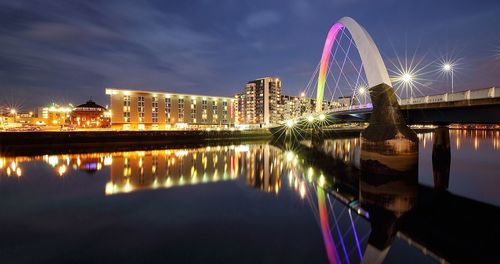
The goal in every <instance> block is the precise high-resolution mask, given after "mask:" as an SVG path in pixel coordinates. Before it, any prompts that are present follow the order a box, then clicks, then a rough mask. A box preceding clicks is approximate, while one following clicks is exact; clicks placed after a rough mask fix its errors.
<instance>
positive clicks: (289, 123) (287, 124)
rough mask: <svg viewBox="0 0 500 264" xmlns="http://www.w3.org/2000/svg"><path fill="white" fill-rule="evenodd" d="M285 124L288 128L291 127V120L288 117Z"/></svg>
mask: <svg viewBox="0 0 500 264" xmlns="http://www.w3.org/2000/svg"><path fill="white" fill-rule="evenodd" d="M286 126H287V127H289V128H292V127H293V120H291V119H289V120H287V121H286Z"/></svg>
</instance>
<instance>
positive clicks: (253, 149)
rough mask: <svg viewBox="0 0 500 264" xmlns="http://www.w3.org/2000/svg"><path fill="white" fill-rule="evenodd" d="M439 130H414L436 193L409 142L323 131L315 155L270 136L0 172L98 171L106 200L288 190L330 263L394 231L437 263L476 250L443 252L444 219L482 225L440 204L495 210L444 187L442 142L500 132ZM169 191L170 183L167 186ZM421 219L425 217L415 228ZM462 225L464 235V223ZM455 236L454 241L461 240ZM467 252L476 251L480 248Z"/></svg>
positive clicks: (376, 250)
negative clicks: (203, 188) (421, 178)
mask: <svg viewBox="0 0 500 264" xmlns="http://www.w3.org/2000/svg"><path fill="white" fill-rule="evenodd" d="M447 131H448V130H443V131H441V132H442V134H421V135H419V138H420V140H421V146H422V145H424V148H430V146H431V145H432V146H433V149H434V151H433V152H434V153H435V154H433V155H432V165H433V166H432V168H433V172H434V173H433V178H434V187H435V188H436V189H439V190H440V192H439V195H436V194H435V193H434V192H432V190H429V189H428V188H427V187H424V186H421V185H419V184H418V171H417V167H415V166H414V162H406V161H407V160H409V159H410V158H409V157H413V158H414V155H413V154H411V153H410V155H408V152H409V150H411V148H412V146H410V147H408V146H405V145H404V144H399V143H397V144H396V143H394V144H392V143H393V141H391V142H392V143H391V142H389V144H387V146H384V147H383V148H382V152H376V151H375V150H380V148H368V151H369V152H371V153H370V154H369V155H365V154H364V153H362V152H361V151H362V149H361V141H360V139H359V138H350V139H325V140H324V141H323V142H322V145H321V147H320V148H319V150H321V151H322V153H318V152H319V151H318V148H316V147H315V148H312V147H309V146H302V147H301V148H299V149H293V150H292V149H288V150H282V149H280V148H278V147H275V146H272V145H268V144H251V145H230V146H210V147H202V148H189V149H163V150H153V151H128V152H109V153H90V154H63V155H45V156H35V157H1V158H0V177H8V178H11V179H16V181H17V180H18V181H20V182H22V181H23V180H24V179H26V178H28V177H35V176H36V175H35V174H36V171H37V170H38V168H37V167H34V166H28V164H29V163H33V162H40V163H44V164H45V166H47V167H48V168H51V171H52V172H53V175H54V177H55V178H56V179H63V178H65V177H66V178H68V177H73V175H75V174H76V173H75V172H78V171H83V172H85V174H87V173H90V174H93V173H98V172H100V173H103V174H105V175H106V176H108V178H107V179H106V180H105V181H103V184H102V185H100V186H99V188H100V193H101V194H102V195H103V196H104V195H113V196H112V197H106V199H113V198H119V197H121V195H124V196H127V197H130V196H133V195H134V194H131V193H134V192H138V191H147V190H156V189H169V188H174V187H175V188H183V187H184V186H188V185H189V186H194V185H201V184H210V183H216V182H221V181H225V182H226V183H235V184H237V183H243V185H245V186H248V187H249V188H246V189H248V190H250V191H252V192H258V193H260V194H263V195H266V196H269V197H277V198H276V199H280V197H283V195H285V194H287V193H292V194H293V196H295V197H297V198H298V200H302V201H303V203H305V204H308V205H309V206H310V208H311V212H312V215H314V218H315V219H316V221H317V223H318V227H319V229H318V232H321V238H322V239H323V241H322V242H323V246H324V254H325V255H326V256H325V258H327V260H328V261H329V262H331V263H358V262H365V263H380V262H382V261H383V260H384V259H385V258H386V257H387V254H388V252H389V251H390V249H391V246H392V245H393V243H394V241H395V239H397V238H400V239H403V240H404V241H408V244H411V245H412V246H414V247H417V248H418V249H419V250H421V251H422V252H424V253H425V254H429V255H431V256H432V257H433V258H435V259H436V260H438V261H441V262H445V261H446V260H447V258H449V257H450V256H451V257H454V256H457V255H458V256H462V255H460V254H465V256H466V257H467V256H469V255H467V254H472V255H474V253H470V252H465V253H464V252H460V251H458V253H456V252H452V253H450V252H448V251H446V246H447V244H445V247H444V249H445V250H443V245H442V244H439V241H441V240H440V239H447V238H448V236H446V235H449V234H450V232H451V233H452V234H453V232H457V230H460V229H453V228H451V227H449V226H450V225H451V226H452V227H453V224H450V221H451V220H453V223H456V225H457V226H459V227H463V226H473V227H474V228H481V227H478V226H477V225H476V224H477V223H476V222H474V221H472V222H467V221H470V219H465V220H460V219H455V217H456V215H457V213H458V214H460V211H459V210H457V212H453V210H452V209H454V208H452V209H449V210H448V211H446V210H447V208H448V207H449V204H456V205H457V206H459V208H467V212H472V214H475V213H477V214H479V213H480V214H481V215H485V214H488V212H495V209H492V208H491V207H487V206H483V205H480V204H479V205H478V203H477V202H473V201H464V199H463V198H457V197H456V196H454V195H452V194H450V193H448V192H444V191H445V190H446V189H448V184H449V174H450V162H449V160H447V157H448V156H447V155H448V154H449V151H450V148H453V147H455V148H456V147H457V145H455V144H453V143H456V142H457V141H456V139H457V138H460V144H461V145H460V146H461V147H463V148H465V147H471V148H474V146H475V144H474V140H475V137H476V135H477V141H478V146H480V147H481V148H484V147H485V146H488V145H489V144H488V143H487V142H488V141H489V140H491V141H492V142H493V145H492V146H493V148H494V149H496V148H497V144H498V142H497V141H498V139H499V137H500V135H499V134H498V133H496V132H488V133H487V134H486V135H487V136H486V137H485V138H483V137H482V135H483V133H482V132H478V133H475V132H467V133H465V134H462V133H463V132H459V131H453V130H451V131H450V132H449V135H450V141H448V142H447V141H446V140H445V139H446V136H447V134H446V133H447ZM412 144H413V143H412ZM388 149H389V150H390V151H388ZM401 154H402V155H403V156H405V157H404V159H399V158H398V157H397V156H398V155H399V156H400V155H401ZM383 155H390V156H391V157H390V159H391V160H395V158H398V159H399V161H404V162H402V164H396V165H393V164H391V163H387V162H386V159H385V157H383ZM361 156H363V157H377V159H378V160H381V161H382V162H380V163H376V162H368V165H369V168H370V170H367V171H365V172H363V173H359V171H357V170H351V169H346V168H352V167H355V168H356V167H357V168H359V165H360V163H359V159H360V157H361ZM380 157H382V158H380ZM408 164H409V165H408ZM346 165H347V166H346ZM352 165H354V166H352ZM377 166H381V168H377ZM447 175H448V177H446V176H447ZM0 179H1V178H0ZM0 184H1V183H0ZM234 186H236V185H234ZM170 191H172V190H165V192H170ZM268 193H269V194H268ZM450 211H451V212H450ZM496 211H498V210H496ZM429 212H430V213H429ZM442 212H446V213H442ZM263 217H264V218H266V217H271V216H263ZM446 217H448V218H446ZM443 219H445V220H446V221H444V220H443ZM450 219H451V220H450ZM431 220H434V222H432V221H431ZM425 221H426V222H425ZM464 221H465V222H464ZM482 221H484V220H482ZM422 222H425V223H430V224H429V225H428V226H425V227H422V224H421V223H422ZM443 225H444V226H445V227H446V228H443ZM434 226H435V229H433V228H434ZM427 230H430V231H429V232H428V233H429V234H430V235H428V236H425V235H423V234H426V232H425V231H427ZM436 230H438V231H439V232H437V231H436ZM448 230H451V231H448ZM446 232H448V233H446ZM460 232H461V234H463V233H466V232H467V231H462V230H461V231H460ZM470 232H471V233H472V234H471V235H470V236H464V237H465V238H467V239H468V238H469V237H474V235H475V236H480V234H479V235H478V234H475V233H476V232H473V231H472V230H471V231H470ZM318 234H319V233H318ZM435 234H445V236H444V238H443V237H440V238H439V239H435V240H436V241H438V242H436V241H433V240H432V239H433V237H432V236H433V235H435ZM429 237H430V238H429ZM449 237H451V235H450V236H449ZM474 238H475V237H474ZM479 238H481V237H479ZM457 241H458V242H457V244H458V245H459V246H461V245H462V244H460V243H462V242H463V241H460V239H457ZM474 241H476V240H474ZM476 243H480V241H479V242H476ZM451 248H453V249H455V248H459V247H451ZM475 250H479V251H480V252H482V251H481V249H475ZM471 251H474V250H471ZM435 252H438V253H439V254H438V253H435ZM474 256H475V255H474Z"/></svg>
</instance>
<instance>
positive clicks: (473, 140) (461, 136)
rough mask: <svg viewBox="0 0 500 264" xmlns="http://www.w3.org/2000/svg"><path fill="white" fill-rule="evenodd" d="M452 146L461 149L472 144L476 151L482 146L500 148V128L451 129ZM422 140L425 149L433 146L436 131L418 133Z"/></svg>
mask: <svg viewBox="0 0 500 264" xmlns="http://www.w3.org/2000/svg"><path fill="white" fill-rule="evenodd" d="M449 136H450V146H453V149H454V150H460V149H462V147H463V146H467V147H469V146H471V147H472V149H473V150H474V151H479V150H480V148H483V147H485V148H491V149H493V150H499V149H500V131H499V130H459V129H449ZM418 138H419V139H420V140H421V141H422V143H423V147H424V149H425V148H427V147H429V146H431V147H432V143H433V141H434V132H428V133H422V134H418Z"/></svg>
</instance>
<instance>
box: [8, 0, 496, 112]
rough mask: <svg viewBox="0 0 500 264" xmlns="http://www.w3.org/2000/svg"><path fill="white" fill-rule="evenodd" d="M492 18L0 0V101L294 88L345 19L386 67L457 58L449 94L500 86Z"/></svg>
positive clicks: (260, 0)
mask: <svg viewBox="0 0 500 264" xmlns="http://www.w3.org/2000/svg"><path fill="white" fill-rule="evenodd" d="M499 14H500V1H498V0H491V1H490V0H481V1H479V0H478V1H457V0H450V1H446V0H419V1H401V0H378V1H373V0H366V1H363V0H248V1H247V0H169V1H161V0H159V1H153V0H151V1H124V0H119V1H113V0H106V1H93V0H86V1H81V0H78V1H76V0H64V1H57V0H51V1H22V0H19V1H12V0H0V96H1V98H2V99H0V103H3V104H5V103H7V104H12V103H15V104H21V105H22V106H23V107H25V108H29V107H33V106H37V105H44V104H47V103H49V102H53V101H55V102H61V103H65V102H72V103H75V104H77V103H81V102H83V101H85V100H87V99H88V98H89V97H92V98H93V99H94V100H96V101H97V102H99V103H101V104H107V101H108V100H107V97H106V96H105V94H104V88H105V87H123V88H129V89H148V90H158V91H176V92H184V93H201V94H213V95H233V94H235V93H236V92H239V91H240V90H242V88H243V86H244V84H245V83H246V82H247V81H249V80H252V79H254V78H257V77H261V76H269V75H276V76H280V77H281V79H282V80H283V89H284V92H285V93H287V94H292V95H293V94H298V93H299V92H300V91H301V90H302V89H303V88H304V86H305V85H306V84H307V82H308V81H309V79H310V78H311V75H312V73H313V71H314V70H315V68H316V66H317V64H318V61H319V59H320V56H321V50H322V47H323V42H324V38H325V35H326V33H327V31H328V29H329V27H330V26H331V25H332V24H333V23H334V22H335V21H336V20H338V19H339V18H341V17H343V16H351V17H353V18H354V19H356V20H357V21H358V22H359V23H360V24H362V25H363V26H364V27H365V28H366V29H367V30H368V32H370V34H371V35H372V37H373V39H374V40H375V42H376V43H377V45H378V46H379V48H380V50H381V53H382V56H383V58H384V60H385V61H386V64H387V66H388V68H391V67H393V65H392V64H391V63H389V61H395V58H396V57H398V56H399V57H401V56H404V55H405V50H406V51H408V53H409V54H412V56H414V57H417V58H419V59H422V60H423V63H422V65H427V66H426V67H427V70H425V72H432V68H433V67H434V68H437V67H438V66H437V65H436V64H433V61H435V60H439V58H441V57H452V58H455V59H458V60H459V69H458V70H457V72H456V76H455V80H456V86H455V88H456V89H457V90H463V89H467V88H481V87H487V86H492V85H500V16H499ZM425 79H426V80H427V81H426V84H427V85H429V86H431V87H432V88H433V89H434V90H433V91H432V93H435V92H436V91H440V90H441V91H444V90H446V89H448V86H449V85H448V84H447V83H446V82H445V81H444V80H443V78H442V76H441V77H440V76H439V75H438V74H436V73H428V76H425Z"/></svg>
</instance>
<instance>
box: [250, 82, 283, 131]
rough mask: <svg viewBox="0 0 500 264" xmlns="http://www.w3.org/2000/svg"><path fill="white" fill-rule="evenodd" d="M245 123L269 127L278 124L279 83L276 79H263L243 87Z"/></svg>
mask: <svg viewBox="0 0 500 264" xmlns="http://www.w3.org/2000/svg"><path fill="white" fill-rule="evenodd" d="M244 94H245V100H244V102H245V112H246V113H245V122H246V123H248V124H258V125H260V126H263V127H265V126H269V125H271V124H276V123H278V122H279V120H280V118H279V109H278V108H279V105H280V99H281V81H280V80H279V79H278V78H277V77H264V78H259V79H256V80H253V81H249V82H248V83H247V84H246V85H245V93H244Z"/></svg>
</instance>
